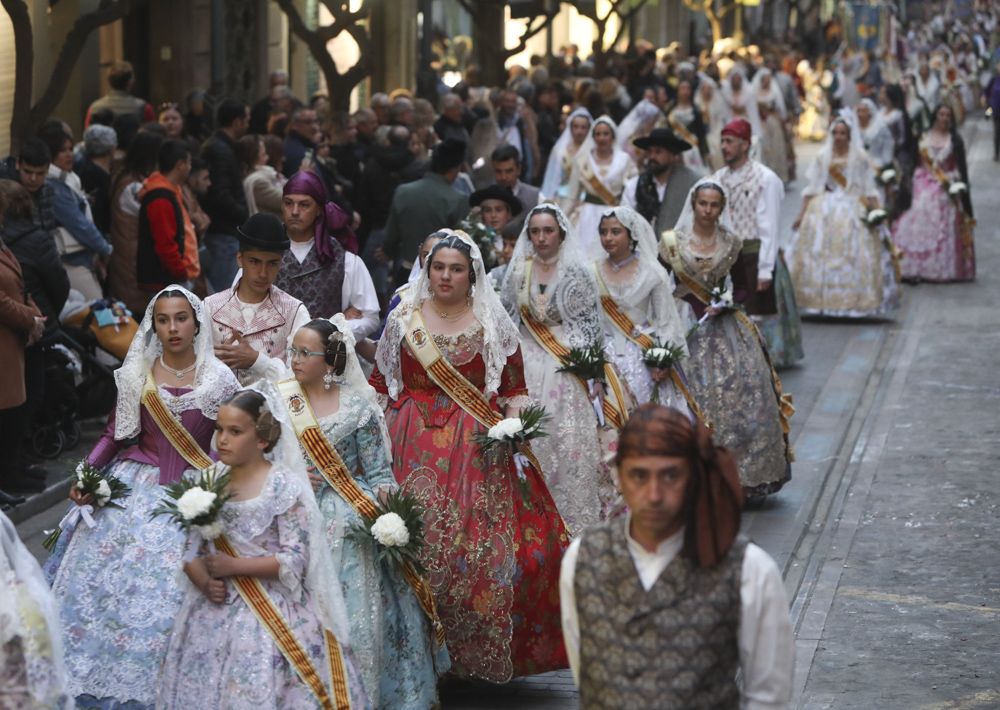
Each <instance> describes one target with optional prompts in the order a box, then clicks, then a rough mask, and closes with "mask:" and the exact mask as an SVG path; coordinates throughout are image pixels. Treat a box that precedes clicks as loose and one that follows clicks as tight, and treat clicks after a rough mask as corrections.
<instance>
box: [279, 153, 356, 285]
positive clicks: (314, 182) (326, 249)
mask: <svg viewBox="0 0 1000 710" xmlns="http://www.w3.org/2000/svg"><path fill="white" fill-rule="evenodd" d="M282 195H307V196H309V197H311V198H313V200H315V201H316V204H317V205H319V216H318V217H317V218H316V225H315V240H316V242H315V246H314V248H315V249H316V258H317V259H319V263H321V264H323V265H324V266H325V265H327V264H329V263H330V262H332V261H333V260H334V259H335V258H336V252H335V251H334V249H333V247H331V246H330V243H329V240H328V239H327V235H330V236H332V237H333V238H334V239H336V240H337V241H338V242H340V244H341V246H343V247H344V249H346V250H347V251H349V252H351V253H352V254H357V253H358V237H357V236H356V235H355V234H354V230H353V229H351V215H349V214H347V212H345V211H344V210H342V209H341V208H340V206H339V205H337V203H335V202H330V201H329V200H328V199H327V196H326V186H325V185H324V184H323V180H322V179H321V178H320V177H319V176H318V175H317V174H316V173H313V172H310V171H308V170H300V171H299V172H297V173H295V174H294V175H292V176H291V177H290V178H288V182H286V183H285V188H284V190H282Z"/></svg>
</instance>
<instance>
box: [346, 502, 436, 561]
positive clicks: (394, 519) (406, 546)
mask: <svg viewBox="0 0 1000 710" xmlns="http://www.w3.org/2000/svg"><path fill="white" fill-rule="evenodd" d="M375 508H376V513H375V515H374V516H372V517H367V516H362V517H361V523H360V524H359V523H355V524H354V526H353V527H352V529H351V530H350V531H349V532H348V534H349V535H350V537H352V538H353V539H355V540H360V541H369V540H372V539H374V540H375V548H376V549H377V551H378V556H377V558H376V559H377V560H378V561H379V562H382V561H383V560H384V561H385V562H387V563H388V564H390V565H394V566H396V567H397V568H400V569H401V568H402V567H403V566H404V565H405V564H406V563H409V564H411V565H412V566H413V569H414V570H416V572H417V573H418V574H423V572H424V569H423V566H422V565H421V564H420V552H421V550H422V549H423V547H424V509H423V506H422V505H421V504H420V502H419V501H417V499H416V498H415V497H414V496H413V495H411V494H409V493H406V492H405V491H403V490H402V489H396V490H395V491H392V492H391V493H389V494H388V495H387V496H386V498H385V502H376V503H375Z"/></svg>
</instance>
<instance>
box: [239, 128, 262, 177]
mask: <svg viewBox="0 0 1000 710" xmlns="http://www.w3.org/2000/svg"><path fill="white" fill-rule="evenodd" d="M261 140H262V139H261V137H260V136H258V135H257V134H256V133H248V134H247V135H245V136H243V137H242V138H240V139H239V140H238V141H236V159H237V160H239V161H240V169H241V171H242V173H243V176H244V177H246V176H247V175H249V174H250V173H252V172H253V171H254V168H256V167H257V157H258V156H259V155H260V144H261Z"/></svg>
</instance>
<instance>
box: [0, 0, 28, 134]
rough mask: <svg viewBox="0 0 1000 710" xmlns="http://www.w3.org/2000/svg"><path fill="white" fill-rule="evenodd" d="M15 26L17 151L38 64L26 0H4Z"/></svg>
mask: <svg viewBox="0 0 1000 710" xmlns="http://www.w3.org/2000/svg"><path fill="white" fill-rule="evenodd" d="M0 4H2V5H3V8H4V10H6V11H7V14H8V15H9V16H10V21H11V24H12V25H13V27H14V109H13V111H12V112H11V117H10V153H11V154H13V153H15V152H16V151H17V150H18V149H19V148H20V145H21V142H22V141H23V140H24V138H25V137H26V136H25V135H24V132H25V128H26V127H27V126H28V113H29V111H30V110H31V84H32V76H33V72H34V65H35V52H34V44H35V37H34V34H33V32H32V30H31V16H30V14H29V13H28V5H27V3H25V2H24V1H23V0H0Z"/></svg>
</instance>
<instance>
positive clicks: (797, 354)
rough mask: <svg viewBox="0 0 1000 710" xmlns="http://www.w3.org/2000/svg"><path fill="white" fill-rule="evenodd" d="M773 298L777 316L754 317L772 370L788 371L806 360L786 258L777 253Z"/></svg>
mask: <svg viewBox="0 0 1000 710" xmlns="http://www.w3.org/2000/svg"><path fill="white" fill-rule="evenodd" d="M774 297H775V301H776V303H777V305H778V313H777V315H773V316H754V321H755V322H756V323H757V327H758V328H760V332H761V333H762V334H763V335H764V340H765V342H766V343H767V352H768V355H770V357H771V363H772V364H773V365H774V366H775V368H778V369H781V368H783V367H791V366H792V365H794V364H795V363H796V362H798V361H799V360H801V359H802V358H804V357H805V353H804V352H803V350H802V317H801V316H800V315H799V308H798V305H797V304H796V303H795V286H793V285H792V277H791V276H790V275H789V273H788V266H786V264H785V257H784V255H783V254H782V253H781V252H780V251H779V252H778V259H777V260H776V261H775V263H774Z"/></svg>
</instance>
